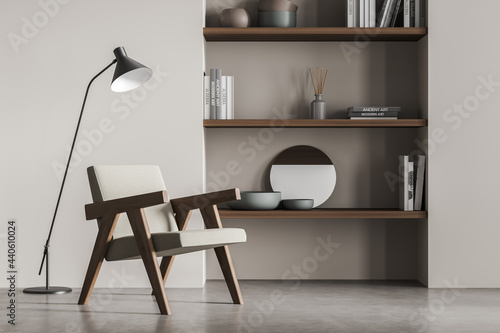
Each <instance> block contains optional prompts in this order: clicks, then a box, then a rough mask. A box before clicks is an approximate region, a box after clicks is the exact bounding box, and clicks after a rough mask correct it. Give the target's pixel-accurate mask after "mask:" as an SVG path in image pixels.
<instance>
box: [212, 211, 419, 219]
mask: <svg viewBox="0 0 500 333" xmlns="http://www.w3.org/2000/svg"><path fill="white" fill-rule="evenodd" d="M219 215H220V217H221V218H228V219H230V218H231V219H424V218H427V212H425V211H410V212H405V211H401V210H398V209H370V208H367V209H361V208H359V209H340V208H315V209H311V210H281V209H276V210H232V209H219Z"/></svg>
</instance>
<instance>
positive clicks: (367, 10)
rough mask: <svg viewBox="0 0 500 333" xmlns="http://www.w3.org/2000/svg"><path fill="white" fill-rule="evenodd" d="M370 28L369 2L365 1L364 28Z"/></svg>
mask: <svg viewBox="0 0 500 333" xmlns="http://www.w3.org/2000/svg"><path fill="white" fill-rule="evenodd" d="M369 27H370V0H365V28H369Z"/></svg>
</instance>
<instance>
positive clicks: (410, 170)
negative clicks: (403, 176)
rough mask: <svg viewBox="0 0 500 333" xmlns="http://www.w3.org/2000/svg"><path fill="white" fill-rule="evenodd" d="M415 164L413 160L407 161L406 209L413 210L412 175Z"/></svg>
mask: <svg viewBox="0 0 500 333" xmlns="http://www.w3.org/2000/svg"><path fill="white" fill-rule="evenodd" d="M414 169H415V164H414V163H413V162H408V188H407V191H408V210H413V208H414V205H413V204H414V198H415V193H414V191H415V190H414V188H415V177H414V172H413V171H414Z"/></svg>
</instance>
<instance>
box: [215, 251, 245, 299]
mask: <svg viewBox="0 0 500 333" xmlns="http://www.w3.org/2000/svg"><path fill="white" fill-rule="evenodd" d="M214 251H215V254H216V255H217V260H219V265H220V268H221V269H222V274H223V275H224V279H225V280H226V284H227V288H228V289H229V293H230V294H231V298H232V299H233V303H234V304H243V297H242V296H241V290H240V284H239V283H238V279H237V278H236V271H235V270H234V266H233V261H232V260H231V254H230V253H229V248H228V247H227V246H221V247H216V248H215V249H214Z"/></svg>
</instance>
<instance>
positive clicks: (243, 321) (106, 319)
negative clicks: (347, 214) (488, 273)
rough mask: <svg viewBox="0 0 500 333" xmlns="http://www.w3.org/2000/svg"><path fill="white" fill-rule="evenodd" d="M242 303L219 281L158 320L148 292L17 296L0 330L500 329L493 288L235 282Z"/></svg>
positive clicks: (183, 294)
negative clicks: (84, 301) (11, 317)
mask: <svg viewBox="0 0 500 333" xmlns="http://www.w3.org/2000/svg"><path fill="white" fill-rule="evenodd" d="M240 284H241V289H242V293H243V297H244V299H245V304H244V305H234V304H232V303H231V299H230V296H229V293H228V291H227V289H226V286H225V284H224V282H223V281H208V282H207V284H206V286H205V288H202V289H167V296H168V297H169V301H170V305H171V308H172V312H173V314H172V315H171V316H162V315H159V314H158V313H159V312H158V308H157V306H156V303H155V301H154V298H153V297H152V296H151V295H149V290H147V289H123V290H119V291H113V290H111V291H110V290H104V289H101V290H100V289H96V290H94V293H93V295H92V297H91V302H90V304H89V305H87V306H79V305H77V304H76V303H77V300H78V296H79V290H74V291H73V292H72V293H70V294H65V295H50V296H45V295H28V294H22V293H18V294H17V295H16V296H17V299H16V302H17V308H16V311H17V312H16V325H15V326H12V325H9V324H8V323H7V320H8V317H7V311H8V310H7V306H8V301H9V298H8V296H7V290H5V289H3V290H0V305H1V309H3V310H1V311H2V312H3V313H1V316H0V318H1V319H0V320H1V322H0V331H1V332H23V333H25V332H26V333H27V332H64V333H66V332H67V333H77V332H176V333H177V332H180V333H184V332H186V333H187V332H189V333H191V332H207V333H212V332H214V333H219V332H244V333H249V332H287V333H288V332H321V333H323V332H324V333H326V332H384V333H389V332H398V333H401V332H450V333H451V332H478V333H479V332H484V333H486V332H500V290H499V289H454V288H449V289H427V288H425V287H423V286H422V285H420V284H418V283H416V282H401V281H392V282H388V281H384V282H377V281H369V282H367V281H300V282H299V281H296V282H283V281H240Z"/></svg>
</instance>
